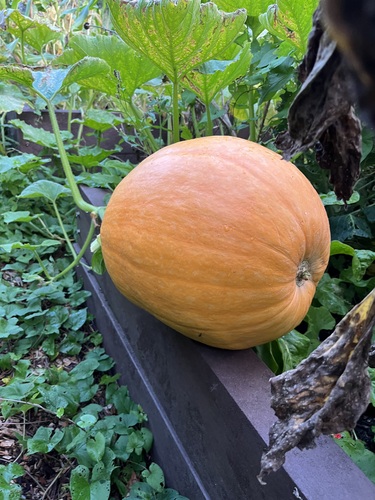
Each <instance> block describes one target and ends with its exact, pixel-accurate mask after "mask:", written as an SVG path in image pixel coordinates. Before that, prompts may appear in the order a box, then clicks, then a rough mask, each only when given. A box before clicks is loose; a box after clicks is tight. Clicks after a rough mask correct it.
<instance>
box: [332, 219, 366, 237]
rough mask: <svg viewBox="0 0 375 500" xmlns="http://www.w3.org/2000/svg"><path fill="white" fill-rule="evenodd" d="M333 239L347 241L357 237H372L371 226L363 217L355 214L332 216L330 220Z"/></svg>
mask: <svg viewBox="0 0 375 500" xmlns="http://www.w3.org/2000/svg"><path fill="white" fill-rule="evenodd" d="M329 222H330V226H331V237H332V239H333V240H339V241H346V240H352V239H354V238H355V237H357V236H358V237H360V238H371V237H372V232H371V228H370V227H369V225H368V224H367V222H366V221H365V220H364V219H363V218H362V217H358V216H356V215H353V214H344V215H337V216H332V217H331V218H330V220H329Z"/></svg>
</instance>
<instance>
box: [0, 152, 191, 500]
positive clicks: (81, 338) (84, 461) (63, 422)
mask: <svg viewBox="0 0 375 500" xmlns="http://www.w3.org/2000/svg"><path fill="white" fill-rule="evenodd" d="M25 165H26V166H25ZM25 165H24V168H22V167H21V166H20V165H18V166H17V167H15V168H12V169H7V168H6V167H5V166H4V162H2V163H1V167H0V169H1V173H0V192H1V199H2V210H3V212H2V217H1V221H0V227H1V229H0V234H1V235H2V236H1V244H2V252H1V266H0V267H1V269H0V273H1V283H0V373H1V374H0V399H1V416H0V421H1V424H0V498H4V499H5V498H12V499H16V498H21V497H22V498H29V499H33V500H35V499H38V498H40V499H41V498H44V499H47V498H51V499H56V498H59V499H68V498H72V499H80V498H96V499H98V500H99V499H105V498H109V496H110V495H111V498H123V497H125V496H126V497H127V498H150V499H151V498H155V499H165V500H167V499H169V500H171V499H183V498H184V497H182V496H179V495H178V494H177V493H176V492H175V491H173V490H171V489H168V488H165V485H164V476H163V472H162V470H161V469H160V467H159V466H158V465H157V464H155V463H153V462H152V460H151V458H150V454H149V452H150V450H151V447H152V441H153V438H152V434H151V432H150V431H149V429H148V428H147V416H146V415H145V413H144V412H143V410H142V408H141V406H139V405H138V404H136V403H135V402H133V401H132V400H131V398H130V396H129V394H128V391H127V388H126V387H125V386H121V385H119V383H118V378H119V376H120V375H119V374H115V373H114V371H113V368H114V363H113V361H112V359H110V358H109V357H108V355H107V354H106V353H105V351H104V349H103V347H102V346H101V343H102V337H101V334H100V333H99V332H97V331H96V330H95V327H94V324H93V318H92V317H91V315H90V314H89V313H88V311H87V308H86V306H85V300H86V298H87V296H88V292H86V291H85V290H83V289H82V285H81V283H80V282H79V281H77V279H76V277H75V273H74V271H73V270H70V271H69V272H67V273H66V274H65V275H64V276H62V277H60V278H59V279H57V280H56V279H54V278H52V276H58V275H59V274H60V273H61V271H62V270H64V269H66V268H67V266H68V262H69V260H70V259H68V258H67V257H66V255H69V254H72V253H74V248H73V247H72V245H71V244H70V240H71V239H72V238H73V234H74V230H75V227H74V220H75V210H74V209H73V208H72V205H71V199H70V198H69V197H65V196H64V188H62V186H61V185H60V184H58V182H57V181H58V180H59V177H58V175H59V172H57V171H55V170H53V169H52V168H51V167H50V165H48V166H44V165H43V164H40V163H38V162H37V163H34V165H30V164H25ZM27 165H28V166H27ZM29 167H31V168H29ZM34 167H36V168H34ZM52 179H53V180H52ZM38 183H39V184H38ZM36 185H37V186H39V188H40V191H39V195H38V197H34V196H35V191H34V195H32V196H31V197H28V195H27V192H29V193H30V187H31V186H34V188H35V186H36ZM42 192H43V197H42V195H41V193H42ZM25 196H26V197H25ZM31 214H32V215H31ZM61 221H63V223H64V226H62V225H61ZM62 227H64V230H63V229H62ZM66 238H68V239H66ZM15 240H17V241H15ZM5 242H6V243H5ZM9 242H12V243H9ZM68 242H69V244H68ZM6 245H10V246H11V247H12V252H11V253H7V252H6V250H7V249H9V247H7V246H6ZM4 250H5V252H4ZM36 256H37V258H36ZM42 275H43V276H44V277H42ZM47 276H49V278H47Z"/></svg>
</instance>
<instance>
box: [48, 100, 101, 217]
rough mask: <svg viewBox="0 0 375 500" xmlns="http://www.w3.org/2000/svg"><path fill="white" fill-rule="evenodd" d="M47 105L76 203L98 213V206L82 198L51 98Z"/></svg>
mask: <svg viewBox="0 0 375 500" xmlns="http://www.w3.org/2000/svg"><path fill="white" fill-rule="evenodd" d="M47 107H48V112H49V116H50V120H51V126H52V130H53V133H54V135H55V139H56V144H57V148H58V151H59V154H60V160H61V164H62V167H63V169H64V173H65V177H66V179H67V181H68V185H69V187H70V190H71V192H72V196H73V200H74V203H75V204H76V205H77V207H78V208H79V209H80V210H82V211H83V212H93V213H95V214H96V213H97V211H98V207H95V206H94V205H91V204H90V203H87V202H86V201H85V200H84V199H83V198H82V196H81V193H80V192H79V189H78V185H77V182H76V180H75V178H74V175H73V172H72V168H71V166H70V163H69V160H68V156H67V154H66V151H65V148H64V143H63V140H62V137H61V133H60V129H59V125H58V123H57V118H56V113H55V109H54V106H53V104H52V102H51V101H50V100H47Z"/></svg>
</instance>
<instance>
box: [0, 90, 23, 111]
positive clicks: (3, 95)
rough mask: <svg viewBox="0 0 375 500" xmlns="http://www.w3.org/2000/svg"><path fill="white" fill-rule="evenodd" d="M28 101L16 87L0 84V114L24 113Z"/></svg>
mask: <svg viewBox="0 0 375 500" xmlns="http://www.w3.org/2000/svg"><path fill="white" fill-rule="evenodd" d="M27 102H28V99H27V98H26V97H25V96H24V95H23V94H22V93H21V91H20V90H19V88H18V87H16V85H12V84H10V83H7V84H4V83H0V113H8V112H9V111H15V112H16V113H22V111H23V108H24V106H25V104H26V103H27Z"/></svg>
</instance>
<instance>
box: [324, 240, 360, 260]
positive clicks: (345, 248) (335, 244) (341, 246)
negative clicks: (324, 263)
mask: <svg viewBox="0 0 375 500" xmlns="http://www.w3.org/2000/svg"><path fill="white" fill-rule="evenodd" d="M338 254H341V255H351V256H352V257H353V256H354V255H355V250H354V248H353V247H351V246H350V245H347V244H346V243H342V242H341V241H337V240H333V241H332V242H331V251H330V255H338Z"/></svg>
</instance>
